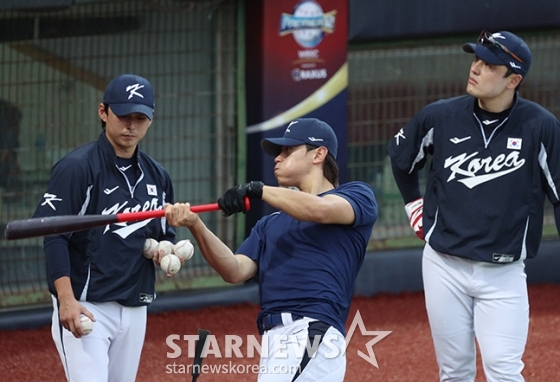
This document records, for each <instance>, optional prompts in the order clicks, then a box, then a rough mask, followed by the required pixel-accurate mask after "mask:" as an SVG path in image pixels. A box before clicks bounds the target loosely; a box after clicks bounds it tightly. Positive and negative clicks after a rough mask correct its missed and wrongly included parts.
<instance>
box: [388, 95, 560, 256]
mask: <svg viewBox="0 0 560 382" xmlns="http://www.w3.org/2000/svg"><path fill="white" fill-rule="evenodd" d="M475 102H477V100H476V99H475V98H473V97H471V96H470V95H466V96H461V97H455V98H451V99H447V100H442V101H437V102H435V103H432V104H430V105H428V106H426V107H424V108H423V109H422V110H421V111H420V112H419V113H418V114H417V115H416V116H414V117H413V118H412V119H411V120H410V121H409V122H408V123H407V124H406V125H405V126H404V127H403V128H402V129H401V130H400V131H399V132H398V133H397V135H395V137H394V138H393V139H392V140H391V142H390V143H389V146H388V153H389V156H390V158H391V160H392V161H393V164H394V165H396V166H397V167H398V168H399V169H400V170H401V171H403V172H406V173H413V172H414V171H418V170H419V169H421V168H422V167H423V166H424V164H425V162H426V159H427V157H428V156H429V155H431V159H432V163H431V165H430V171H429V174H428V180H427V185H426V192H425V196H424V211H423V231H424V235H425V239H426V242H428V243H429V244H430V246H431V247H432V248H433V249H435V250H436V251H439V252H443V253H446V254H450V255H454V256H459V257H463V258H468V259H472V260H476V261H483V262H490V263H509V262H513V261H517V260H519V259H525V258H531V257H534V256H535V255H536V254H537V251H538V248H539V244H540V241H541V236H542V228H543V203H544V197H545V195H547V196H548V198H549V200H550V201H551V202H552V203H553V204H555V203H558V201H559V195H558V190H559V187H560V124H559V122H558V120H557V119H556V118H555V117H554V115H552V114H551V113H550V112H548V111H547V110H546V109H544V108H543V107H541V106H539V105H538V104H536V103H534V102H531V101H528V100H526V99H523V98H521V97H519V96H517V95H516V97H515V102H514V105H513V107H512V108H511V112H510V115H509V117H508V118H507V119H506V120H505V121H504V122H503V123H502V124H500V125H499V126H497V127H496V128H495V129H494V130H493V131H492V132H489V133H488V134H485V132H484V129H483V126H482V124H481V122H480V121H479V120H478V118H477V117H476V115H475V113H474V104H475Z"/></svg>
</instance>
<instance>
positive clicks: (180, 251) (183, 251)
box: [173, 240, 194, 261]
mask: <svg viewBox="0 0 560 382" xmlns="http://www.w3.org/2000/svg"><path fill="white" fill-rule="evenodd" d="M173 253H174V254H175V255H176V256H177V257H178V258H179V259H181V260H183V259H184V260H185V261H187V260H189V259H190V258H191V257H192V256H193V254H194V246H193V245H192V243H191V241H190V240H181V241H179V242H177V244H175V245H174V246H173Z"/></svg>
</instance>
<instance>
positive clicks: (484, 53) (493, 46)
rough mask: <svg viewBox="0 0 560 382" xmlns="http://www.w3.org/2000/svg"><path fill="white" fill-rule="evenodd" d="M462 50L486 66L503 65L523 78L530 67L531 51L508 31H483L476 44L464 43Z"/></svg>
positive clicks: (523, 42)
mask: <svg viewBox="0 0 560 382" xmlns="http://www.w3.org/2000/svg"><path fill="white" fill-rule="evenodd" d="M463 50H464V51H465V52H467V53H474V54H476V55H477V56H478V57H479V58H480V59H481V60H482V61H484V62H486V63H487V64H491V65H505V66H507V68H508V69H510V70H511V71H512V72H514V73H517V74H521V75H522V76H523V77H525V76H526V75H527V72H528V71H529V67H530V66H531V58H532V55H531V50H530V49H529V47H528V46H527V44H526V43H525V41H523V40H522V39H521V38H520V37H519V36H516V35H515V34H513V33H511V32H508V31H501V32H497V33H490V32H488V31H485V30H483V31H482V32H481V33H480V36H479V37H478V40H477V42H476V44H472V43H466V44H464V45H463Z"/></svg>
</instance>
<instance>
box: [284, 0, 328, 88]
mask: <svg viewBox="0 0 560 382" xmlns="http://www.w3.org/2000/svg"><path fill="white" fill-rule="evenodd" d="M336 14H337V11H336V10H332V11H330V12H327V13H325V12H323V8H322V7H321V5H319V3H318V2H317V1H313V0H304V1H301V2H299V3H298V4H297V5H296V6H295V7H294V10H293V14H288V13H283V14H282V15H281V17H280V28H279V35H280V36H287V35H292V36H293V38H294V40H295V42H296V43H297V44H298V45H299V46H300V47H302V48H304V49H303V50H301V49H300V50H298V51H297V57H296V59H295V61H294V64H296V65H297V67H296V68H294V69H292V71H291V77H292V79H293V80H294V81H295V82H299V81H307V80H325V79H327V78H328V71H327V69H326V68H320V67H318V64H321V63H323V62H324V60H323V59H322V58H321V55H320V50H319V49H317V48H316V47H317V46H318V45H319V44H320V43H321V42H322V41H323V39H324V37H325V34H327V33H333V32H334V28H335V22H336Z"/></svg>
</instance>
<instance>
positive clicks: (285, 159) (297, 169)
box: [274, 145, 314, 189]
mask: <svg viewBox="0 0 560 382" xmlns="http://www.w3.org/2000/svg"><path fill="white" fill-rule="evenodd" d="M313 152H314V150H311V151H307V146H306V145H300V146H291V147H286V146H283V147H282V151H281V152H280V154H278V156H277V157H276V158H275V159H274V161H275V162H276V165H275V166H274V176H275V177H276V179H277V180H278V184H279V185H280V186H282V187H298V188H300V189H301V184H302V182H303V181H304V180H305V178H306V176H307V175H309V174H310V173H311V170H312V167H313Z"/></svg>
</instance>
